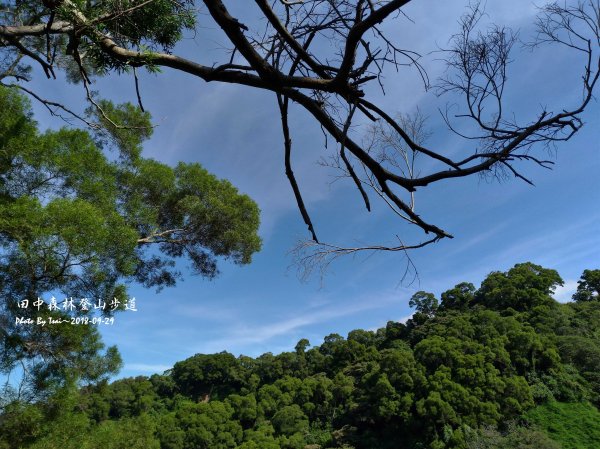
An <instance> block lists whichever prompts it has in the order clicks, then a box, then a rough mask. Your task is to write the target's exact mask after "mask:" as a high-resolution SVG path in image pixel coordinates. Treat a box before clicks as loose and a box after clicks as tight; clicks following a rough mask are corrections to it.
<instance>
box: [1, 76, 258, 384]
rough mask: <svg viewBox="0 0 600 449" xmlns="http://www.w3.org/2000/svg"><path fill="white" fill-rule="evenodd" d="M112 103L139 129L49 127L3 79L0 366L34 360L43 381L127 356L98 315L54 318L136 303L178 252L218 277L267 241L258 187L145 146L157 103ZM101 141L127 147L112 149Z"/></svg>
mask: <svg viewBox="0 0 600 449" xmlns="http://www.w3.org/2000/svg"><path fill="white" fill-rule="evenodd" d="M102 107H103V111H104V112H105V113H106V114H108V115H107V118H106V119H107V120H111V121H114V122H115V123H118V124H119V125H120V126H125V125H124V124H126V125H127V129H125V128H113V129H112V130H111V132H104V133H100V134H99V135H98V136H97V139H96V141H95V140H94V139H93V137H92V136H91V135H90V134H89V133H88V132H85V131H81V130H74V129H60V130H58V131H46V132H44V133H42V132H40V131H39V130H38V129H37V124H36V123H35V122H34V121H33V118H32V116H31V112H30V109H29V106H28V104H27V101H25V99H24V98H23V97H22V96H21V95H20V94H18V92H17V91H15V90H12V89H8V88H5V87H0V311H1V314H0V372H2V373H10V371H11V370H12V369H13V368H15V367H16V366H21V364H23V365H22V366H26V368H25V371H24V377H23V380H25V381H30V382H29V385H30V386H32V387H33V390H32V393H35V392H36V391H37V390H43V389H44V388H45V386H46V385H47V383H48V382H49V381H51V380H53V379H54V380H57V381H64V380H65V379H67V378H69V376H73V375H75V376H78V378H79V379H89V380H98V379H99V378H101V377H102V376H104V375H105V374H106V373H111V372H114V371H115V369H117V367H118V365H119V363H120V359H119V358H118V353H117V352H116V349H114V348H111V349H110V350H109V351H108V353H107V354H106V355H105V356H101V355H100V353H99V351H100V350H101V349H102V344H101V342H100V339H99V334H98V332H97V331H96V329H95V326H92V325H89V326H86V325H71V323H70V322H69V323H66V324H52V323H50V321H49V320H50V319H54V320H67V321H69V317H72V316H74V315H77V316H79V317H81V318H82V319H83V318H85V317H86V316H87V317H88V319H90V320H91V319H92V318H91V314H92V313H93V312H94V311H97V312H100V313H103V314H105V315H109V314H111V313H112V312H114V311H118V310H122V309H123V308H124V307H126V304H127V306H129V307H130V308H133V307H136V306H134V305H133V304H129V303H128V302H127V300H129V299H130V298H128V297H127V290H126V284H127V283H129V282H138V283H141V284H143V285H144V286H146V287H151V286H155V287H158V288H161V287H163V286H171V285H174V284H175V282H176V280H177V279H178V278H179V277H180V276H181V274H180V272H179V270H178V267H177V266H176V261H177V260H178V259H183V260H184V261H187V262H189V263H190V265H191V267H190V269H191V271H192V272H194V273H195V274H199V275H202V276H205V277H209V278H210V277H214V276H216V275H217V274H218V267H217V260H218V258H225V259H230V260H232V261H233V262H234V263H236V264H247V263H249V262H250V261H251V257H252V254H253V253H254V252H256V251H258V250H259V249H260V245H261V241H260V238H259V237H258V235H257V231H258V225H259V210H258V207H257V206H256V204H255V203H254V202H253V201H252V200H251V199H250V198H249V197H248V196H246V195H242V194H240V193H238V191H237V190H236V188H235V187H233V186H232V185H231V184H230V183H229V182H227V181H223V180H219V179H217V178H216V177H215V176H213V175H211V174H210V173H208V172H207V171H206V170H204V169H203V168H202V167H201V166H200V165H198V164H183V163H180V164H178V165H177V166H176V167H175V168H171V167H169V166H167V165H164V164H161V163H159V162H156V161H154V160H151V159H144V158H142V157H141V156H140V153H141V148H142V147H141V145H142V141H143V140H144V139H145V138H147V137H148V136H149V134H150V130H151V126H150V117H149V115H148V114H147V113H143V112H141V111H140V110H139V109H137V108H134V107H132V106H131V105H121V106H114V105H112V104H110V103H107V102H103V103H102ZM100 141H103V142H104V143H105V144H106V145H111V146H114V147H115V148H116V150H118V157H116V158H111V159H109V158H108V157H107V155H106V154H104V152H103V151H102V149H101V148H100V147H99V146H98V145H99V142H100ZM54 296H57V297H59V299H58V300H56V298H54ZM65 297H66V298H70V299H73V298H75V299H74V300H73V302H70V301H67V300H65V301H62V302H61V299H62V298H65ZM53 300H54V301H53ZM20 320H21V321H20ZM26 320H34V323H33V324H30V323H28V322H24V321H26ZM38 320H42V321H44V320H46V321H45V322H46V324H47V325H40V324H39V322H38ZM88 324H89V323H88ZM65 370H67V371H68V373H69V376H67V371H65Z"/></svg>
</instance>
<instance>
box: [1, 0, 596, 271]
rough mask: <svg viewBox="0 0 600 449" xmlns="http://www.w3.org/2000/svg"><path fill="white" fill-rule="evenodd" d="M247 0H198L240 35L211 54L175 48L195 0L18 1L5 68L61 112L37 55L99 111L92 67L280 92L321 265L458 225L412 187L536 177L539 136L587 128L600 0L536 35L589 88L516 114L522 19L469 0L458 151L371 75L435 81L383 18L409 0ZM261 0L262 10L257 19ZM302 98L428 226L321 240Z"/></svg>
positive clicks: (453, 61) (412, 220) (559, 16)
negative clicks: (510, 19)
mask: <svg viewBox="0 0 600 449" xmlns="http://www.w3.org/2000/svg"><path fill="white" fill-rule="evenodd" d="M236 3H237V2H233V1H225V0H203V1H201V2H198V6H199V7H200V10H201V11H202V13H203V15H202V18H203V20H204V21H210V23H211V25H204V26H203V27H204V28H206V27H207V26H208V27H210V26H213V27H218V28H220V29H221V30H222V31H223V33H224V35H225V38H226V39H227V42H228V44H229V49H228V50H227V51H225V52H223V53H222V54H221V56H220V58H221V59H218V60H210V59H209V57H208V56H206V55H201V56H200V58H199V59H198V60H190V59H186V58H184V57H181V56H178V55H176V54H173V53H172V50H173V48H174V46H175V44H176V43H177V41H178V40H179V39H181V37H182V36H183V33H184V32H185V31H186V30H191V29H193V28H195V27H196V10H195V8H196V5H194V4H193V3H192V2H191V1H169V0H128V1H102V2H98V1H89V2H77V1H73V0H58V1H44V2H41V3H40V2H34V1H32V0H25V1H22V2H8V3H7V4H6V5H5V7H3V9H2V12H1V13H0V45H1V46H2V47H1V49H0V51H1V52H2V62H1V63H0V80H1V81H2V83H4V84H8V83H10V82H11V81H14V82H13V83H12V84H11V86H13V87H15V88H18V89H22V90H25V91H27V92H29V93H30V94H31V95H32V96H34V97H35V98H36V99H38V100H40V101H42V102H43V103H44V104H45V105H46V106H48V107H49V108H50V109H52V110H53V111H55V112H56V113H62V114H68V110H67V108H65V107H64V105H60V104H56V103H53V102H51V101H48V100H45V99H44V98H42V96H40V95H39V93H35V92H33V91H31V89H30V88H28V87H27V84H26V81H27V80H28V79H29V77H30V74H29V72H28V68H27V66H26V65H25V63H26V62H27V61H29V62H33V63H34V64H36V65H38V66H39V67H41V69H42V70H43V71H44V72H45V74H46V76H47V77H49V78H51V77H54V76H55V72H56V71H57V70H62V69H64V70H66V71H67V73H68V74H69V76H70V77H71V79H73V80H77V81H79V82H80V83H81V84H82V85H83V87H84V89H85V91H86V94H87V96H88V99H89V101H90V102H91V103H92V104H93V105H94V107H95V108H96V109H98V110H100V111H101V110H102V108H101V107H100V106H101V105H99V104H98V102H97V101H95V99H94V98H93V95H92V92H91V90H90V82H91V80H92V79H93V78H94V76H96V75H104V74H108V73H110V72H129V73H132V75H133V76H134V78H135V80H136V86H137V76H136V69H138V68H140V67H146V68H148V69H149V70H152V71H157V70H158V69H160V68H161V67H169V68H173V69H176V70H179V71H183V72H186V73H189V74H191V75H192V76H196V77H199V78H201V79H203V80H204V81H206V82H221V83H230V84H231V83H233V84H240V85H244V86H248V87H250V88H255V89H262V90H267V91H270V92H272V93H273V96H274V97H275V99H276V100H277V105H278V107H279V110H280V113H281V117H280V119H281V128H282V131H283V137H284V145H283V147H284V153H285V169H286V174H287V176H288V178H289V181H290V184H291V187H292V190H293V192H294V195H295V198H296V201H297V205H298V208H299V210H300V212H301V215H302V217H303V220H304V222H305V223H306V225H307V226H308V229H309V231H310V234H311V237H312V239H313V244H307V245H304V246H301V247H299V251H300V259H301V261H304V262H305V263H306V265H307V266H308V267H310V266H311V264H312V263H314V262H317V263H324V264H327V263H328V261H330V260H331V259H332V258H335V257H336V256H338V255H341V254H348V253H354V252H356V251H360V250H392V251H402V250H406V249H411V248H420V247H422V246H425V245H427V244H430V243H433V242H436V241H438V240H440V239H444V238H451V237H452V235H451V234H450V232H448V231H446V230H444V229H442V228H441V227H439V226H438V225H436V224H434V223H431V222H430V221H428V219H427V218H426V217H425V218H424V217H423V216H422V214H421V213H419V212H418V211H417V210H416V209H415V202H414V193H415V191H417V190H418V189H423V188H425V187H427V186H429V185H432V184H436V183H439V182H443V181H446V180H451V179H455V178H462V177H467V176H471V175H476V174H489V173H493V174H495V175H498V176H501V175H510V176H513V175H514V176H515V177H517V178H520V179H522V180H524V181H526V182H531V181H530V180H529V179H528V178H527V176H526V175H525V174H524V172H522V171H521V170H522V167H523V164H522V163H530V164H537V165H540V166H542V167H546V168H548V167H550V165H551V164H552V162H551V161H548V160H544V158H543V156H542V157H540V156H539V155H538V154H537V153H536V152H535V151H534V150H536V149H537V148H539V147H542V148H543V147H544V146H547V145H553V144H555V143H557V142H561V141H565V140H568V139H570V138H571V137H572V136H573V135H574V134H575V133H577V132H578V131H579V130H580V129H581V127H582V125H583V121H582V113H583V112H584V110H585V109H586V108H587V107H588V106H589V104H590V101H591V100H592V98H593V95H594V90H595V89H596V87H597V84H598V78H599V76H600V70H599V66H598V62H599V54H598V48H599V43H600V30H599V28H598V25H597V24H598V20H599V17H600V4H599V2H598V0H585V1H583V0H580V1H576V2H574V3H573V4H563V3H560V2H551V3H548V4H546V5H544V6H542V7H541V8H540V11H539V15H538V18H537V22H536V25H537V37H536V38H535V39H534V40H533V42H531V43H530V46H531V47H532V48H535V47H537V46H539V45H542V44H551V45H557V46H563V47H565V48H567V49H568V50H570V51H573V52H574V53H575V54H579V55H580V56H581V61H582V63H581V66H582V67H583V71H582V76H581V85H577V86H572V88H573V91H578V92H581V91H582V92H583V95H582V96H581V97H580V98H579V99H578V100H575V101H573V102H572V103H571V104H564V105H558V106H557V107H556V108H555V110H554V111H551V110H547V109H545V108H542V109H540V110H539V111H538V112H537V113H536V114H534V115H531V116H529V117H527V118H525V119H524V120H523V121H521V120H517V118H516V116H515V115H514V114H513V112H514V111H513V109H514V105H511V104H510V102H508V101H507V98H505V95H504V93H505V92H506V90H507V85H508V75H507V73H508V72H507V68H508V67H509V65H510V62H511V61H512V60H513V56H512V53H513V50H514V47H515V43H516V42H517V37H516V33H515V32H513V31H511V30H510V29H508V28H505V27H501V26H491V27H486V26H485V25H484V24H482V23H480V22H481V21H482V18H483V16H484V14H483V11H482V9H481V8H480V6H479V5H478V4H477V3H474V4H472V5H471V7H470V9H469V10H468V12H467V13H466V14H465V15H464V17H463V18H462V20H461V21H460V23H459V30H458V32H457V33H456V34H455V35H454V37H453V38H452V40H451V44H450V47H449V48H448V50H447V51H446V52H445V60H446V63H447V70H446V72H445V73H446V75H447V76H446V77H445V79H443V80H442V81H441V82H440V83H438V85H437V87H438V88H439V91H440V92H441V93H445V94H450V95H455V96H454V97H452V100H451V101H452V102H455V100H456V103H457V104H458V103H459V102H460V103H461V105H462V108H463V109H462V110H461V111H459V112H457V113H456V116H454V115H452V116H450V115H449V114H445V115H444V119H445V120H446V121H447V124H448V125H449V127H450V129H452V130H455V132H456V133H457V134H458V135H460V136H462V137H464V139H465V140H464V146H463V148H462V151H460V152H459V153H458V154H456V155H451V154H449V152H448V151H446V150H445V149H444V148H443V147H430V146H427V145H426V142H425V141H424V140H423V139H422V136H423V134H419V131H420V130H422V126H421V125H422V123H421V121H420V120H419V119H416V120H410V119H407V118H406V117H405V116H400V117H399V118H397V119H395V118H394V117H393V114H390V113H389V112H386V111H385V110H384V108H382V107H381V106H379V105H378V104H377V96H376V95H373V92H374V91H375V90H374V89H371V88H369V86H370V85H371V84H375V85H376V84H377V83H379V84H380V85H381V87H383V86H384V79H385V75H386V73H387V70H389V69H392V70H394V69H400V68H402V67H403V66H410V67H412V68H414V69H415V70H417V72H418V74H419V75H420V76H421V78H422V80H423V87H424V89H427V88H429V87H430V86H431V83H430V81H429V78H428V76H427V72H426V68H425V67H424V66H423V65H421V62H420V59H419V55H418V54H417V53H416V52H415V51H412V50H411V49H406V48H404V47H403V46H402V45H401V44H399V43H397V42H395V40H394V38H393V36H392V35H390V34H389V31H388V30H389V27H386V23H387V22H390V21H392V20H396V21H401V20H403V18H404V17H405V14H404V13H405V9H406V7H407V5H408V4H409V3H411V1H410V0H379V1H370V0H368V1H365V0H339V1H325V0H298V1H288V0H276V1H272V2H269V1H267V0H254V1H253V2H248V3H247V4H245V5H244V7H243V8H241V9H240V8H238V6H239V5H237V4H236ZM256 14H259V18H260V19H262V20H258V21H256V22H255V21H252V22H250V21H251V20H252V18H254V17H255V15H256ZM254 24H257V25H254ZM198 32H201V29H200V27H198ZM570 87H571V86H566V87H565V88H570ZM138 97H139V91H138ZM291 102H294V103H296V104H298V105H299V106H300V107H301V108H303V109H304V110H305V111H307V112H308V113H309V114H310V116H312V117H313V119H314V120H315V121H316V122H317V123H318V124H319V125H320V126H321V127H322V129H323V130H324V132H325V133H326V134H327V135H328V136H330V137H331V138H333V140H335V141H336V142H337V143H338V150H337V156H335V157H334V160H333V165H334V166H335V167H336V168H338V169H339V170H340V172H341V175H342V176H345V177H347V178H348V179H349V180H350V181H351V182H353V183H354V184H355V185H356V187H357V189H358V190H359V192H360V196H361V197H362V199H363V201H364V203H365V206H366V209H368V210H370V208H371V199H370V196H369V194H371V195H373V196H375V197H377V198H380V199H381V200H383V202H384V203H385V204H387V205H388V206H389V207H390V208H391V209H392V210H393V211H394V212H395V213H396V215H397V216H398V218H399V219H400V220H404V221H405V222H406V223H409V224H410V225H412V226H415V227H417V228H420V230H422V231H423V233H424V234H425V235H423V236H422V239H421V240H417V241H412V242H408V241H404V240H403V239H399V240H398V244H397V245H391V246H389V245H378V244H374V245H366V246H363V247H359V248H350V247H344V246H334V245H326V244H323V245H319V244H318V242H319V241H318V239H317V232H316V229H315V226H314V225H313V223H312V220H311V218H310V215H309V211H308V210H307V208H306V205H305V203H304V201H303V199H302V195H301V188H300V186H301V185H300V183H298V182H297V180H296V178H295V175H294V172H293V169H292V164H291V153H292V138H291V133H292V130H291V129H290V126H289V118H288V116H289V113H290V103H291ZM101 115H103V116H104V115H105V114H104V113H103V112H101ZM461 119H462V120H466V122H468V123H466V125H467V127H468V129H471V130H473V133H472V134H465V133H463V132H462V131H459V130H457V127H460V126H459V125H458V124H457V123H456V120H461ZM370 121H373V122H378V123H379V124H380V125H381V126H379V129H380V130H381V132H380V133H379V134H378V137H384V138H385V139H384V140H386V141H388V142H392V145H390V148H389V150H388V149H386V148H382V147H381V143H382V139H381V138H377V139H375V140H370V141H367V143H364V144H363V143H361V139H360V137H361V135H360V132H359V131H357V129H359V128H360V125H361V124H364V123H365V122H367V123H368V122H370ZM376 128H377V127H376ZM415 132H416V133H415ZM417 155H418V156H419V159H421V160H422V161H423V165H422V166H421V170H414V169H413V168H414V166H413V162H414V157H415V156H417ZM359 173H364V174H365V175H364V176H363V177H361V176H359V175H358V174H359Z"/></svg>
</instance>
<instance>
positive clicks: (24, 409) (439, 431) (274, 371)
mask: <svg viewBox="0 0 600 449" xmlns="http://www.w3.org/2000/svg"><path fill="white" fill-rule="evenodd" d="M562 282H563V281H562V279H561V278H560V276H559V275H558V273H557V272H556V271H554V270H550V269H545V268H542V267H540V266H537V265H534V264H531V263H524V264H518V265H516V266H515V267H514V268H512V269H511V270H509V271H508V272H493V273H491V274H490V275H489V276H488V277H487V278H486V279H485V280H484V281H483V283H482V284H481V287H480V288H479V289H476V288H475V287H474V286H473V285H472V284H470V283H461V284H459V285H457V286H455V287H454V288H451V289H449V290H447V291H445V292H444V293H442V294H441V297H440V298H436V297H435V296H434V295H433V294H430V293H427V292H424V291H422V292H418V293H416V294H415V295H414V296H413V297H412V298H411V300H410V303H411V305H412V306H413V307H414V308H415V314H414V315H413V317H412V319H410V320H408V321H407V322H406V323H399V322H392V321H390V322H389V323H388V324H387V325H386V327H385V328H381V329H378V330H377V331H376V332H373V331H367V330H360V329H358V330H354V331H352V332H350V333H349V334H348V336H347V338H343V337H342V336H340V335H337V334H331V335H329V336H327V337H326V338H325V340H324V342H323V343H322V344H321V345H320V346H314V347H311V345H310V343H309V342H308V340H305V339H303V340H300V341H299V342H298V344H297V345H296V347H295V350H294V351H292V352H284V353H281V354H279V355H273V354H271V353H267V354H263V355H262V356H260V357H258V358H251V357H245V356H240V357H235V356H233V355H232V354H229V353H227V352H222V353H219V354H212V355H206V354H197V355H195V356H193V357H191V358H189V359H187V360H184V361H181V362H179V363H176V364H175V366H174V367H173V369H172V370H170V371H168V372H166V373H164V374H162V375H159V374H155V375H153V376H151V377H149V378H148V377H137V378H128V379H122V380H118V381H116V382H113V383H106V382H100V383H97V384H94V385H86V386H83V385H80V386H79V388H75V387H73V386H71V387H68V386H63V387H61V388H60V389H58V390H57V391H55V392H54V393H53V394H52V395H50V396H48V397H47V398H46V399H43V400H39V401H38V402H37V403H29V404H25V403H22V402H13V403H11V404H9V405H8V406H6V407H5V408H4V413H3V414H2V416H0V435H1V437H0V448H2V449H13V448H30V449H41V448H61V449H70V448H73V449H75V448H77V449H79V448H84V449H89V448H103V449H106V448H115V449H116V448H128V449H135V448H140V449H141V448H144V449H145V448H149V449H152V448H157V449H158V448H162V449H199V448H207V449H226V448H227V449H229V448H231V449H234V448H238V449H278V448H290V449H292V448H293V449H303V448H304V449H318V448H345V449H350V448H356V449H375V448H377V449H386V448H390V449H391V448H394V449H397V448H431V449H434V448H435V449H438V448H439V449H441V448H469V449H475V448H477V449H479V448H538V449H544V448H547V449H550V448H552V449H555V448H563V449H574V448H586V449H595V448H598V447H600V412H599V411H598V407H599V406H600V298H599V295H598V294H599V290H600V270H586V271H585V272H584V273H583V275H582V278H581V280H580V282H579V287H578V290H577V292H576V294H575V295H574V297H573V299H574V301H573V302H570V303H567V304H561V303H558V302H557V301H555V300H554V299H553V298H552V294H553V292H554V290H555V288H556V287H557V286H558V285H561V284H562Z"/></svg>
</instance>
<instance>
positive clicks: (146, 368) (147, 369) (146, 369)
mask: <svg viewBox="0 0 600 449" xmlns="http://www.w3.org/2000/svg"><path fill="white" fill-rule="evenodd" d="M171 368H172V366H169V365H161V364H156V365H152V364H148V363H128V364H126V365H125V368H123V371H136V372H143V373H163V372H165V371H166V370H168V369H171Z"/></svg>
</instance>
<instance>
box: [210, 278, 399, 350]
mask: <svg viewBox="0 0 600 449" xmlns="http://www.w3.org/2000/svg"><path fill="white" fill-rule="evenodd" d="M399 301H400V299H399V295H398V292H397V291H396V290H394V291H392V292H384V293H376V294H372V295H368V297H367V295H361V297H359V298H358V299H355V300H354V301H353V302H352V303H350V304H339V303H338V304H335V305H327V306H326V307H322V308H315V307H314V306H313V307H310V306H309V308H308V309H307V310H304V311H300V312H292V314H293V313H295V315H294V316H289V315H288V316H286V317H284V318H282V319H281V320H277V321H271V322H261V323H260V324H246V323H244V322H243V321H239V320H233V321H232V324H231V326H229V327H226V328H223V329H222V333H224V334H226V335H227V337H224V338H219V339H214V340H211V341H210V342H206V343H202V344H201V345H199V348H198V350H199V351H200V352H214V351H221V350H223V348H228V350H233V351H235V350H236V348H240V347H248V346H255V347H256V346H260V345H262V344H264V343H266V342H269V341H271V340H272V339H274V338H275V337H286V336H287V337H290V338H291V337H292V336H293V335H295V333H296V331H298V330H300V329H306V328H308V327H310V326H313V325H316V324H323V323H334V322H335V321H336V320H338V319H342V318H345V317H349V316H353V315H358V314H361V313H365V312H367V311H370V310H375V309H380V308H384V307H387V306H390V305H391V304H397V303H398V302H399ZM324 303H325V302H324ZM315 309H316V310H315ZM408 318H410V316H408V317H403V318H401V320H406V319H408Z"/></svg>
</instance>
